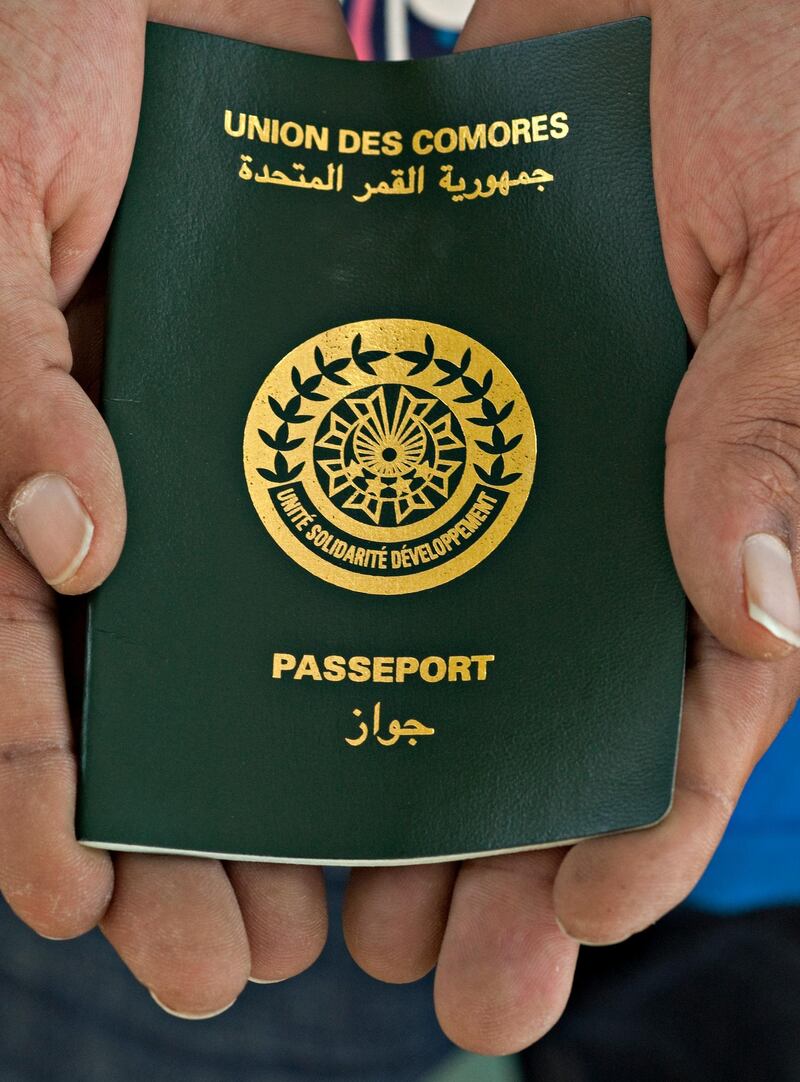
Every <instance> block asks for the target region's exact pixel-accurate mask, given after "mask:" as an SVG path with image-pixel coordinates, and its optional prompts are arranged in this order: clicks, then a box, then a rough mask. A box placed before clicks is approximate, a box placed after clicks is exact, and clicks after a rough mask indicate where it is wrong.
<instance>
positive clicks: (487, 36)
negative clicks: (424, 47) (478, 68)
mask: <svg viewBox="0 0 800 1082" xmlns="http://www.w3.org/2000/svg"><path fill="white" fill-rule="evenodd" d="M649 14H650V4H649V2H648V0H633V2H632V0H602V3H599V4H598V3H597V0H538V2H537V3H531V2H530V0H477V2H476V4H475V6H474V7H473V9H472V11H471V13H470V16H469V18H468V19H467V22H466V25H465V27H464V29H463V31H462V33H461V36H460V38H459V39H458V43H457V45H456V49H457V50H458V51H459V52H461V51H463V50H464V49H481V48H483V47H484V46H486V45H502V44H505V43H506V42H510V41H524V40H525V39H526V38H537V37H544V36H545V35H547V34H562V33H565V32H566V31H568V30H578V29H580V28H581V27H584V26H596V25H598V24H599V23H607V22H614V21H616V20H617V19H629V18H631V17H632V16H634V15H649Z"/></svg>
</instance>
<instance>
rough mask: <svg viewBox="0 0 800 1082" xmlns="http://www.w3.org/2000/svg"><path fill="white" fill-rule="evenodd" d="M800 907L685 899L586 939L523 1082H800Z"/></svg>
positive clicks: (527, 1061)
mask: <svg viewBox="0 0 800 1082" xmlns="http://www.w3.org/2000/svg"><path fill="white" fill-rule="evenodd" d="M798 988H800V908H798V907H787V908H779V909H769V910H757V911H754V912H751V913H744V914H739V915H737V916H726V917H717V916H712V915H710V914H705V913H699V912H693V911H691V910H689V909H686V908H683V909H679V910H676V911H675V912H674V913H670V914H669V915H668V916H667V917H665V918H664V919H663V920H661V921H659V922H658V924H656V925H655V927H653V928H649V929H648V930H647V931H646V932H642V933H641V934H640V935H637V936H634V938H633V939H630V940H628V941H627V942H626V943H621V944H620V945H619V946H616V947H601V948H595V949H590V948H582V949H581V954H580V958H579V961H578V969H577V973H576V976H575V985H574V988H573V993H572V996H571V998H570V1002H569V1004H568V1005H567V1009H566V1011H565V1012H564V1015H563V1017H562V1019H561V1021H560V1022H559V1023H557V1025H556V1026H555V1027H554V1028H553V1029H552V1030H551V1032H550V1033H549V1034H548V1035H547V1036H545V1037H544V1038H543V1040H541V1041H540V1042H539V1043H538V1044H536V1045H534V1046H533V1047H532V1048H529V1049H527V1050H526V1051H525V1052H524V1053H523V1055H522V1057H521V1059H522V1064H523V1067H524V1074H525V1078H526V1079H529V1080H530V1082H800V996H798V994H797V992H798Z"/></svg>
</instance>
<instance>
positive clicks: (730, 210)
mask: <svg viewBox="0 0 800 1082" xmlns="http://www.w3.org/2000/svg"><path fill="white" fill-rule="evenodd" d="M634 7H635V8H636V5H634ZM632 13H633V14H648V15H652V18H653V41H654V46H653V73H652V123H653V162H654V174H655V184H656V195H657V201H658V208H659V218H660V222H661V228H662V236H663V241H664V247H665V253H666V259H667V265H668V270H669V274H670V278H671V281H672V285H673V288H674V290H675V294H676V297H677V299H678V302H679V305H680V307H681V311H682V313H683V315H684V318H685V320H686V323H687V326H688V328H689V332H690V334H691V337H692V339H693V341H694V342H695V343H697V344H698V349H697V353H696V356H695V358H694V360H693V362H692V365H691V367H690V369H689V371H688V373H687V377H686V378H685V380H684V382H683V384H682V387H681V389H680V392H679V395H678V397H677V399H676V403H675V406H674V408H673V412H672V416H671V419H670V424H669V429H668V433H667V440H668V452H667V473H666V515H667V524H668V529H669V534H670V542H671V546H672V551H673V555H674V557H675V561H676V564H677V567H678V571H679V573H680V575H681V578H682V581H683V583H684V586H685V588H686V590H687V593H688V594H689V597H690V599H691V600H692V602H693V604H694V605H695V607H696V609H697V610H698V612H699V615H697V614H696V613H695V614H694V615H693V617H692V622H691V635H690V651H689V664H688V670H687V680H686V694H685V704H684V720H683V730H682V738H681V750H680V758H679V763H678V770H677V777H676V791H675V801H674V806H673V809H672V812H671V814H670V815H669V816H668V818H667V819H666V820H664V821H663V822H662V823H661V824H659V825H658V826H656V827H654V828H652V829H650V830H647V831H641V832H637V833H632V834H627V835H626V834H622V835H615V836H609V837H605V838H598V839H593V840H589V841H585V842H582V843H580V844H579V845H576V846H574V847H573V848H571V849H569V850H567V851H565V850H556V851H553V850H550V851H541V852H532V853H522V854H514V855H509V856H501V857H496V858H490V859H485V860H480V861H472V862H465V863H464V864H462V865H461V866H460V868H455V867H452V866H451V867H436V866H429V867H426V868H419V869H415V870H410V869H404V870H403V871H402V872H401V873H399V874H396V873H393V872H392V871H390V870H382V869H371V870H363V871H362V870H360V869H359V870H357V871H355V872H354V873H353V879H352V883H351V889H350V896H349V899H348V905H347V908H346V911H345V924H346V931H347V934H348V941H349V943H350V946H351V950H352V951H353V953H354V955H355V956H356V958H357V959H358V960H359V961H360V962H361V964H362V965H363V966H364V967H365V968H366V969H367V970H368V971H369V972H372V973H374V974H375V975H376V976H379V977H382V978H383V979H386V980H410V979H413V978H414V977H415V976H420V975H421V974H422V973H423V972H424V971H425V970H426V969H427V968H429V967H430V966H431V965H433V964H434V962H437V963H438V964H437V976H436V1002H437V1011H438V1014H439V1018H440V1020H441V1022H442V1024H443V1026H444V1028H445V1030H446V1032H447V1033H448V1034H449V1035H450V1036H451V1037H452V1038H453V1039H454V1040H455V1041H457V1042H459V1043H461V1044H463V1045H465V1046H466V1047H469V1048H473V1049H475V1050H476V1051H480V1052H486V1053H491V1052H494V1053H505V1052H508V1051H511V1050H513V1049H515V1048H519V1047H522V1046H524V1045H525V1044H527V1043H530V1042H531V1041H533V1040H535V1039H536V1038H537V1037H538V1036H540V1035H541V1034H542V1033H543V1032H545V1031H546V1030H547V1029H548V1028H549V1027H550V1026H551V1025H552V1024H553V1022H554V1021H555V1020H556V1019H557V1018H558V1016H559V1014H560V1013H561V1011H562V1009H563V1007H564V1004H565V1002H566V999H567V996H568V994H569V990H570V986H571V981H572V974H573V970H574V964H575V959H576V954H577V942H576V940H581V941H584V942H588V943H596V944H603V943H612V942H615V941H617V940H619V939H623V938H626V937H627V936H629V935H630V934H632V933H633V932H636V931H638V930H640V929H642V928H644V927H645V926H646V925H648V924H650V923H652V922H653V921H654V920H656V919H657V918H658V917H659V916H661V915H662V914H663V913H664V912H666V911H667V910H668V909H670V908H671V907H672V906H674V905H676V904H677V903H678V902H679V901H680V900H681V899H682V898H683V897H685V895H686V894H687V893H688V892H689V891H690V890H691V888H692V887H693V885H694V884H695V882H696V881H697V879H698V877H699V876H700V874H701V873H702V871H703V869H704V867H705V865H706V864H707V862H708V860H709V858H710V856H711V854H712V853H713V850H714V848H715V847H716V844H717V843H718V841H719V838H720V836H721V834H722V831H723V830H724V827H725V825H726V823H727V820H728V818H729V816H730V814H731V812H732V810H733V807H734V805H735V803H736V800H737V799H738V795H739V793H740V791H741V788H742V786H743V784H744V782H745V780H746V778H747V776H748V774H749V772H750V770H751V769H752V767H753V765H754V763H755V762H756V761H757V759H758V758H759V757H760V755H761V754H763V752H764V750H765V749H766V748H767V747H768V745H769V744H770V742H771V741H772V739H773V738H774V736H775V734H776V733H777V731H778V729H779V728H780V725H781V724H782V722H783V720H784V719H785V718H786V716H787V715H788V713H789V711H790V710H791V707H792V705H793V703H794V699H795V697H796V694H797V690H798V687H800V681H799V680H798V663H797V661H796V659H795V658H794V656H793V655H792V654H791V653H790V651H789V649H788V647H787V646H786V644H785V643H782V642H780V641H779V640H777V639H775V638H773V637H772V636H771V635H770V634H768V633H766V632H765V631H764V630H763V629H761V628H759V627H758V626H757V625H755V624H754V623H753V622H752V621H748V620H747V610H746V607H745V605H744V603H743V600H742V595H741V585H740V583H741V578H740V577H739V576H740V574H741V572H740V571H738V567H739V563H738V560H739V557H738V546H739V544H740V543H741V542H740V538H741V537H742V536H744V535H745V534H746V532H747V526H748V525H749V523H746V522H745V517H746V515H748V514H749V516H750V519H751V521H752V517H753V506H754V504H756V505H757V504H758V500H759V497H760V499H761V501H763V502H767V500H768V499H769V497H770V495H771V494H772V493H773V492H777V493H781V492H784V493H789V494H791V492H793V491H794V486H795V482H796V475H797V473H798V472H800V452H798V451H797V450H796V449H795V448H796V445H797V441H796V438H795V437H796V428H797V416H796V406H795V407H794V424H793V425H792V424H791V421H792V418H793V414H792V412H791V410H788V409H787V412H786V413H783V414H782V413H781V412H780V411H781V410H783V409H786V405H785V395H784V394H782V393H780V388H781V387H785V386H786V379H787V378H789V376H788V371H789V369H788V365H787V366H786V367H785V368H784V375H783V379H782V380H780V381H779V383H778V387H779V393H777V394H775V395H774V396H773V399H772V403H773V404H772V407H770V405H769V403H767V405H766V409H767V410H769V413H766V414H761V415H757V414H756V415H754V413H753V406H752V402H754V401H757V399H758V392H759V390H760V387H761V386H762V385H764V384H766V385H767V386H768V385H769V382H770V380H769V373H767V374H766V375H765V373H764V371H763V369H761V370H759V368H758V367H757V361H758V356H759V354H762V355H763V353H764V351H765V350H764V328H763V320H760V319H758V318H753V314H754V312H756V313H757V314H758V316H762V315H764V314H765V315H766V318H767V321H768V324H769V325H768V331H767V337H771V338H772V339H773V341H774V339H775V335H774V332H775V331H776V330H777V332H778V333H777V341H774V345H773V346H772V349H774V350H775V352H776V353H777V355H778V358H779V359H780V357H781V355H782V354H786V353H787V350H786V346H785V342H786V338H785V335H786V332H787V331H788V327H787V326H785V325H782V323H781V319H782V318H785V317H784V312H785V310H786V306H787V303H788V302H790V301H791V300H792V298H794V302H795V303H796V297H797V295H798V292H800V282H798V276H797V273H796V271H797V267H796V263H795V264H792V263H791V262H789V261H787V258H786V256H787V254H788V253H789V252H790V251H791V245H792V244H796V238H797V222H798V220H799V219H798V205H799V204H800V198H799V197H798V189H797V175H798V153H797V150H798V134H797V133H798V132H799V131H800V103H798V95H797V91H796V80H795V79H794V78H793V76H792V71H791V63H792V58H793V54H792V51H791V50H790V49H787V48H786V44H785V43H786V41H787V40H791V39H790V36H791V34H792V33H793V27H794V20H795V18H796V12H795V10H794V5H793V4H792V3H790V2H782V3H779V4H775V5H770V8H769V11H768V12H767V11H766V10H765V9H764V7H763V5H758V4H753V3H747V2H746V0H740V2H739V3H736V4H732V5H730V6H729V8H726V9H725V11H724V12H722V14H721V13H720V11H718V10H716V9H715V8H714V6H712V5H708V4H704V3H698V2H696V0H653V2H652V3H649V2H642V3H640V4H639V5H638V10H635V11H633V12H632V11H631V5H630V4H628V3H623V2H621V0H607V3H606V4H604V5H602V6H601V7H600V8H598V5H597V4H590V3H588V2H586V0H565V2H561V3H559V4H551V5H547V4H542V5H531V4H528V3H513V4H512V3H503V4H500V3H496V2H492V0H478V3H477V4H476V7H475V11H474V14H473V17H472V19H471V20H470V22H469V24H468V26H467V28H466V30H465V33H464V35H463V36H462V40H461V43H460V47H461V48H472V47H476V46H481V45H488V44H493V43H499V42H503V41H510V40H515V39H521V38H526V37H532V36H537V35H540V34H547V33H557V32H561V31H565V30H570V29H577V28H579V27H581V26H588V25H592V24H594V23H598V22H603V21H610V20H613V19H616V18H625V17H627V16H628V15H630V14H632ZM766 72H768V73H769V77H768V78H767V77H766V76H765V73H766ZM770 332H772V333H770ZM794 333H795V338H794V340H795V341H796V330H795V332H794ZM782 334H783V336H784V337H783V338H782V337H781V336H782ZM759 336H760V337H759ZM743 354H744V356H743ZM748 354H749V359H750V361H751V364H752V365H753V370H752V371H753V375H752V376H751V377H749V378H748V377H747V375H746V372H747V369H746V367H744V369H743V366H746V365H747V361H748ZM787 360H788V357H787ZM743 370H744V372H745V376H744V377H743V376H742V371H743ZM794 379H796V375H795V376H794ZM737 393H738V394H739V395H740V396H741V398H740V400H739V401H738V402H737V401H736V394H737ZM732 400H733V403H734V409H733V415H732V413H731V403H732ZM761 408H765V407H764V406H762V407H761ZM781 418H783V419H781ZM790 441H791V444H792V446H790V447H787V443H789V442H790ZM742 447H744V448H745V449H747V448H750V450H749V451H746V453H745V454H740V453H737V452H736V451H732V450H731V448H742ZM754 491H755V493H756V500H755V501H754V500H751V501H750V502H749V503H748V501H747V500H746V499H744V498H743V494H745V493H748V492H754ZM789 498H790V499H791V497H789ZM795 499H796V497H795ZM752 528H753V527H752V526H750V529H751V530H752ZM709 557H710V558H711V559H710V561H709ZM734 560H735V562H734ZM731 595H732V596H731ZM729 599H730V600H729ZM742 655H744V656H742ZM556 914H558V919H559V920H560V922H561V923H562V925H563V926H564V928H566V929H567V931H568V932H569V933H570V935H569V936H568V935H566V934H563V933H562V931H561V930H560V929H559V926H558V924H557V921H556ZM572 937H574V938H572Z"/></svg>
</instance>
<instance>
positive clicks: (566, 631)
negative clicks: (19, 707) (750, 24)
mask: <svg viewBox="0 0 800 1082" xmlns="http://www.w3.org/2000/svg"><path fill="white" fill-rule="evenodd" d="M649 58H650V24H649V21H648V20H645V19H632V20H627V21H624V22H619V23H615V24H609V25H605V26H600V27H595V28H592V29H588V30H582V31H578V32H575V33H569V34H563V35H558V36H555V37H550V38H541V39H537V40H532V41H527V42H520V43H516V44H511V45H504V46H499V47H496V48H490V49H483V50H477V51H475V52H471V53H464V54H462V55H458V56H448V57H440V58H436V59H432V60H424V61H416V62H408V63H405V62H404V63H377V64H362V63H358V62H355V61H343V60H335V59H328V58H320V57H313V56H306V55H300V54H294V53H289V52H283V51H280V50H275V49H269V48H263V47H260V46H256V45H252V44H247V43H244V42H238V41H232V40H228V39H224V38H220V37H215V36H212V35H206V34H201V33H197V32H193V31H188V30H180V29H175V28H171V27H166V26H160V25H150V26H149V28H148V32H147V42H146V64H145V81H144V96H143V103H142V111H141V121H140V127H139V133H138V139H137V143H136V148H135V154H134V159H133V164H132V167H131V171H130V177H129V180H128V183H127V186H126V189H125V193H124V196H123V199H122V203H121V206H120V209H119V213H118V216H117V220H116V223H115V226H114V233H113V242H112V256H111V266H110V276H109V321H108V334H107V356H106V365H105V375H104V387H103V411H104V415H105V417H106V420H107V422H108V425H109V427H110V430H111V433H112V435H113V437H114V439H115V441H116V445H117V448H118V451H119V456H120V460H121V464H122V471H123V476H124V480H125V486H126V493H127V500H128V513H129V530H128V536H127V541H126V545H125V549H124V552H123V554H122V557H121V559H120V562H119V565H118V566H117V568H116V569H115V571H114V572H113V573H112V575H111V576H110V577H109V579H108V581H107V582H106V583H105V584H104V585H103V586H101V587H100V588H99V589H98V590H97V591H96V592H95V593H94V594H93V595H92V597H91V599H90V605H89V627H88V650H87V667H86V684H85V700H84V708H83V725H82V746H81V759H80V779H79V781H80V785H79V803H78V812H77V831H78V837H79V838H80V839H81V841H83V842H84V843H85V844H87V845H94V846H101V847H103V848H108V849H121V850H126V849H128V850H142V851H155V852H170V853H189V854H197V855H208V856H223V857H230V858H235V859H253V860H281V861H295V862H306V863H326V864H328V863H329V864H337V863H338V864H354V865H355V864H391V863H407V862H417V861H433V860H445V859H454V858H456V859H457V858H460V857H468V856H480V855H483V854H488V853H497V852H507V851H512V850H517V849H525V848H533V847H537V846H546V845H554V844H558V843H564V842H568V841H574V840H577V839H580V838H583V837H588V836H595V835H600V834H605V833H609V832H613V831H621V830H629V829H633V828H640V827H645V826H647V825H650V824H652V823H655V822H657V821H659V820H660V819H661V818H662V817H663V816H664V815H666V814H667V813H668V810H669V807H670V803H671V794H672V786H673V778H674V769H675V758H676V746H677V741H678V731H679V721H680V710H681V695H682V682H683V668H684V646H685V614H686V608H685V598H684V595H683V593H682V591H681V588H680V585H679V582H678V579H677V577H676V574H675V570H674V567H673V563H672V560H671V557H670V552H669V547H668V544H667V538H666V532H665V526H664V515H663V506H662V502H663V471H664V429H665V424H666V420H667V417H668V414H669V410H670V406H671V403H672V400H673V397H674V394H675V391H676V389H677V386H678V384H679V382H680V379H681V377H682V374H683V372H684V370H685V367H686V363H687V340H686V334H685V329H684V327H683V324H682V322H681V319H680V315H679V313H678V310H677V307H676V304H675V300H674V297H673V295H672V292H671V289H670V285H669V281H668V277H667V273H666V269H665V265H664V258H663V253H662V248H661V241H660V234H659V227H658V220H657V216H656V207H655V201H654V193H653V181H652V166H651V155H650V130H649V111H648V81H649V76H648V70H649Z"/></svg>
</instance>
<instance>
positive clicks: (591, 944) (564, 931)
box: [556, 917, 630, 947]
mask: <svg viewBox="0 0 800 1082" xmlns="http://www.w3.org/2000/svg"><path fill="white" fill-rule="evenodd" d="M556 924H557V925H558V930H559V931H560V932H561V934H562V935H565V936H566V937H567V939H571V940H572V941H573V942H574V943H580V945H581V946H582V947H616V945H617V944H618V943H624V942H625V940H626V939H630V935H624V936H622V937H621V938H620V939H607V940H606V941H605V942H604V943H594V942H592V940H590V939H579V938H578V936H576V935H573V934H572V932H568V931H567V929H566V928H565V927H564V925H563V924H562V923H561V921H560V920H559V919H558V917H556Z"/></svg>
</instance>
